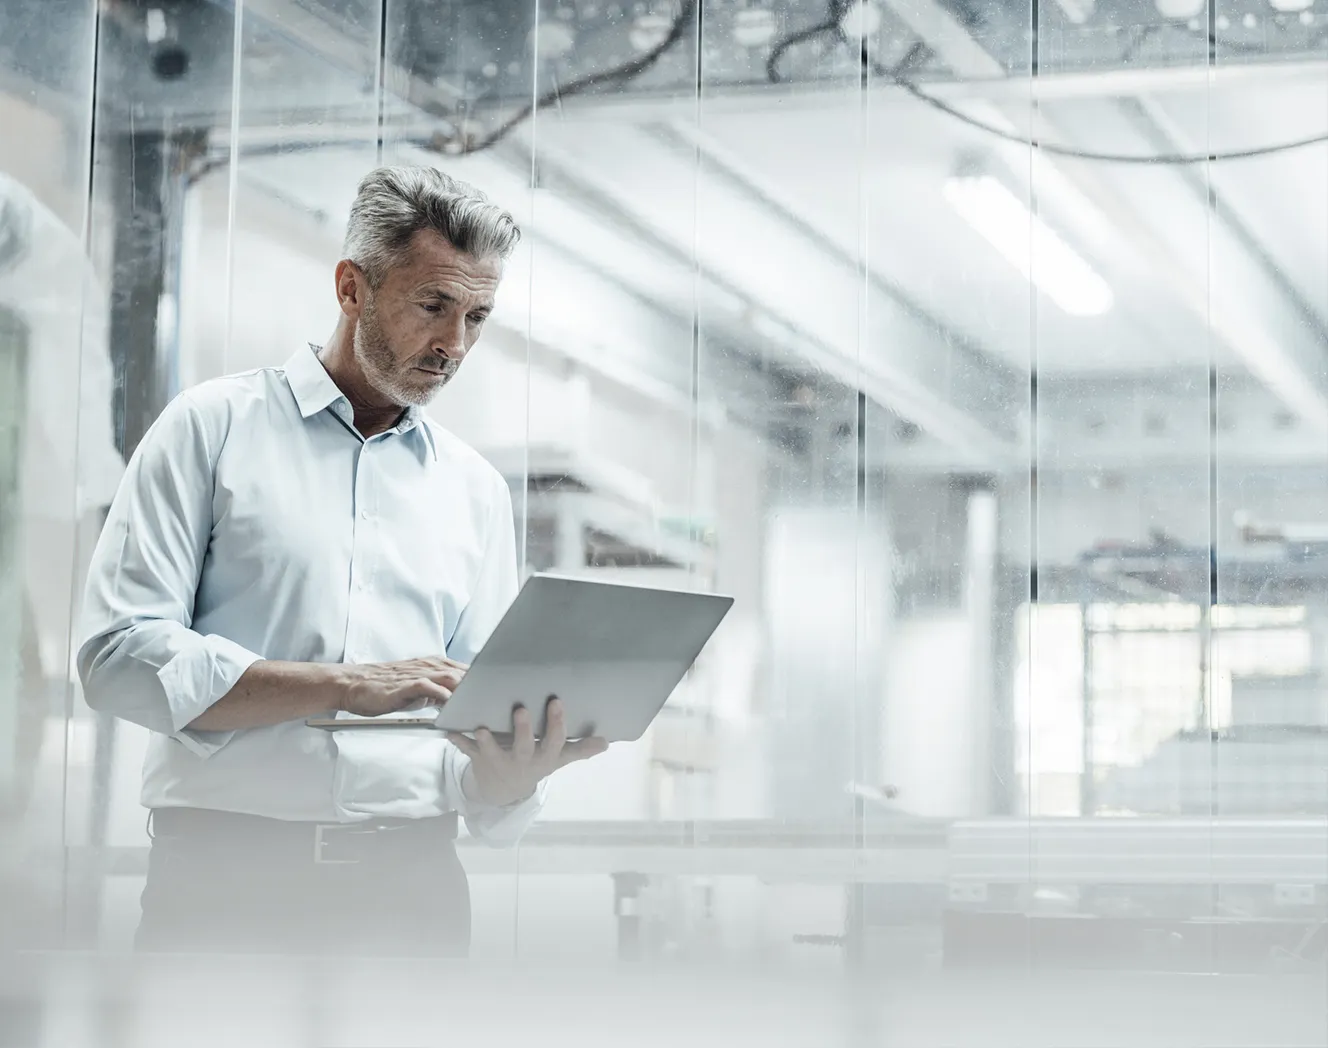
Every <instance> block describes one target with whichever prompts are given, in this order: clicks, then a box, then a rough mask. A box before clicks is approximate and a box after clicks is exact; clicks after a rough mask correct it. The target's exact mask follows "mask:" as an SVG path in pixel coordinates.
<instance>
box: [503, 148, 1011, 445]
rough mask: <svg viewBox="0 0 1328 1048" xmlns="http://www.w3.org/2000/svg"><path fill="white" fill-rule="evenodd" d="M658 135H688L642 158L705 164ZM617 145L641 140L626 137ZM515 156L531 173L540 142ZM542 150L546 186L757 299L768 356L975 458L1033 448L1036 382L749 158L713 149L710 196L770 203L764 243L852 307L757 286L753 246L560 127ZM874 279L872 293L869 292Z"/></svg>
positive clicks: (710, 313)
mask: <svg viewBox="0 0 1328 1048" xmlns="http://www.w3.org/2000/svg"><path fill="white" fill-rule="evenodd" d="M652 140H653V141H654V142H655V143H656V144H657V145H659V146H661V147H664V148H669V149H676V148H678V145H679V140H678V139H676V138H675V139H673V140H672V142H671V144H670V142H669V136H668V135H663V136H660V135H657V134H647V133H646V132H644V131H642V132H640V137H638V138H637V139H635V140H634V141H632V142H631V143H630V150H631V152H632V155H633V156H634V157H636V158H637V159H638V160H639V162H641V163H652V162H662V163H670V164H671V163H676V164H677V165H678V167H679V169H680V170H684V171H687V170H692V169H693V167H692V165H695V164H696V163H697V158H696V156H694V155H692V153H691V150H692V149H694V148H696V143H690V144H688V145H687V147H686V148H687V150H688V153H687V155H686V156H681V157H676V155H675V157H676V158H671V157H670V154H669V153H667V152H662V151H661V152H659V153H656V154H654V155H653V156H650V155H643V153H642V150H643V147H647V146H648V145H649V143H650V142H651V141H652ZM615 148H618V149H623V148H629V147H628V146H625V145H624V143H623V141H622V140H621V138H620V139H619V140H618V141H617V145H616V146H615ZM500 151H501V150H500ZM509 156H511V158H512V162H513V163H514V164H515V165H516V166H518V167H519V168H521V169H522V170H523V171H525V172H529V170H530V159H529V153H528V152H523V153H522V154H520V155H515V154H511V153H509ZM538 161H539V162H538V170H539V178H540V185H541V187H542V188H545V189H548V190H549V191H551V192H553V193H555V194H556V195H557V196H558V197H559V198H561V199H565V200H568V201H570V202H572V203H574V204H577V205H579V206H581V207H582V208H584V209H585V210H586V211H587V212H589V213H591V214H595V215H597V216H599V217H600V218H602V219H603V220H604V221H606V222H608V223H610V224H611V225H612V226H613V227H614V228H615V229H617V230H619V231H620V232H627V233H629V234H630V236H631V237H632V238H633V239H634V240H639V241H640V242H642V243H646V244H649V245H650V247H651V248H652V249H653V250H655V251H657V252H658V253H659V254H660V256H661V257H662V258H664V259H667V260H668V261H670V262H671V263H673V264H674V265H680V266H684V267H686V268H687V269H688V270H691V271H695V272H696V274H697V277H698V280H697V287H698V293H699V294H700V295H702V296H705V295H707V294H717V295H718V296H719V297H720V299H721V300H724V301H729V302H732V301H740V302H743V303H745V304H746V306H747V313H748V315H749V317H754V318H755V319H753V320H751V322H750V323H748V324H746V325H744V326H745V329H746V331H745V335H746V341H747V342H748V343H751V344H752V345H753V348H754V349H755V350H757V351H759V353H760V354H761V355H762V356H764V357H765V358H767V359H772V360H776V361H779V362H781V363H783V364H784V365H785V366H788V367H791V368H800V369H803V370H810V371H813V372H815V373H818V374H820V375H823V376H825V377H826V378H829V379H831V380H833V381H834V382H835V383H838V384H839V385H840V386H841V387H842V388H844V389H846V390H848V391H855V390H862V391H863V392H864V393H865V394H866V395H867V396H868V397H869V398H870V399H871V400H873V401H874V402H876V403H877V404H880V405H881V406H883V407H885V408H888V409H889V410H891V411H893V412H894V413H895V414H897V415H899V416H901V417H903V418H905V419H908V420H909V421H911V422H914V423H915V424H917V425H918V426H920V427H922V428H923V429H925V430H926V431H927V432H928V433H930V434H932V435H934V436H935V437H936V438H938V439H939V440H940V441H942V442H943V443H944V444H945V445H946V446H947V447H949V448H950V449H951V452H952V453H953V454H956V455H958V457H960V458H961V459H962V460H963V461H965V462H966V463H967V464H968V466H969V468H975V469H999V468H1002V467H1003V466H1004V465H1006V464H1007V463H1009V462H1013V461H1020V460H1024V459H1025V455H1024V454H1023V452H1022V451H1021V450H1020V447H1021V445H1020V443H1019V438H1018V436H1017V433H1018V432H1019V431H1020V427H1021V419H1020V418H1019V417H1018V415H1017V412H1018V410H1019V408H1020V407H1023V406H1026V404H1027V386H1026V384H1023V385H1020V384H1019V383H1018V381H1017V378H1016V377H1015V376H1013V375H1012V374H1010V373H1009V372H1008V371H1006V370H1005V369H1002V368H1000V367H999V366H998V365H996V364H995V363H993V362H991V361H990V360H988V359H987V358H985V357H984V356H983V355H981V354H978V353H974V352H972V351H969V350H965V349H963V348H962V347H960V346H959V345H958V344H957V342H958V340H957V339H955V338H953V337H951V336H950V335H949V334H948V333H947V332H946V331H945V330H944V328H943V327H942V326H941V325H939V324H937V323H936V322H935V321H933V320H931V319H929V318H925V317H924V316H923V315H921V314H920V313H919V312H918V311H917V310H916V308H915V307H913V306H912V305H911V304H909V303H907V302H905V301H904V300H903V299H902V298H901V297H892V296H891V294H890V293H889V292H888V290H887V289H886V287H885V286H884V285H883V284H882V283H881V282H880V281H879V280H877V281H872V282H870V283H869V282H868V281H867V280H866V279H865V276H866V273H865V270H864V267H863V266H862V264H861V263H860V262H859V261H858V260H857V259H856V257H853V256H851V255H848V254H845V253H844V252H843V251H842V250H841V249H839V248H838V247H837V246H835V245H833V244H832V243H831V242H829V241H828V240H827V239H826V238H825V237H824V234H822V233H820V232H819V231H816V230H814V229H809V227H808V226H807V225H806V223H805V222H804V221H803V220H802V219H801V218H799V217H797V214H796V212H795V211H793V210H792V209H790V208H788V207H786V206H783V205H780V204H778V203H775V201H774V199H773V194H772V191H771V190H770V189H768V188H765V189H759V188H757V182H756V181H755V179H756V176H755V175H753V174H751V173H747V172H743V171H741V170H739V169H737V168H736V167H735V163H734V162H733V161H732V160H731V158H725V159H723V160H722V161H721V160H717V159H716V158H715V156H714V155H713V152H712V154H708V155H707V156H706V157H705V158H704V159H703V161H702V166H701V168H700V169H699V170H700V172H701V177H702V178H710V176H714V177H713V179H711V181H710V187H709V189H708V190H707V198H708V200H709V201H710V207H712V208H715V209H718V208H720V207H721V206H722V205H721V203H719V202H718V201H717V200H716V199H715V198H716V194H718V193H720V192H726V193H727V196H726V197H725V198H724V199H725V201H726V202H727V203H730V204H732V205H733V206H734V207H738V206H745V207H747V208H749V209H751V208H759V211H760V221H761V225H762V227H763V230H764V231H765V232H766V233H767V237H766V241H767V242H766V244H764V245H762V247H761V248H759V249H758V248H756V247H755V246H753V248H752V250H764V251H773V252H775V254H774V256H773V257H775V258H777V259H782V258H783V257H784V256H783V254H782V253H780V252H781V251H783V250H784V249H786V248H788V247H789V246H791V245H797V247H798V248H799V249H800V250H799V252H798V253H797V255H796V257H795V258H791V259H790V260H789V262H788V266H789V267H791V268H790V269H789V272H797V273H798V275H799V279H800V282H801V283H803V284H805V285H806V286H808V287H821V288H830V289H834V290H835V291H836V292H837V293H838V294H839V295H840V297H843V298H845V300H846V301H848V300H851V306H852V308H851V309H849V311H848V315H844V311H843V310H841V309H838V308H837V306H836V304H835V303H831V302H825V301H819V300H812V301H801V300H798V301H790V300H787V299H785V298H782V297H781V296H780V294H779V293H778V291H777V289H770V288H767V287H764V286H757V284H756V283H754V282H752V281H750V280H748V279H746V278H745V276H744V274H745V272H746V271H747V270H748V269H750V266H749V265H748V260H747V259H746V258H745V257H744V255H743V253H742V252H739V251H735V250H733V249H732V245H727V246H725V245H721V244H720V243H719V239H718V238H717V237H715V236H711V237H702V238H699V239H698V238H693V239H689V240H686V241H684V240H682V239H680V238H679V236H678V235H677V233H676V231H674V230H670V229H668V228H666V227H665V225H663V224H661V223H660V222H659V221H658V216H657V215H655V214H652V213H650V212H648V211H647V210H645V209H644V208H643V207H642V200H643V196H642V195H641V194H639V193H638V194H636V195H634V196H632V195H628V194H626V193H624V192H623V191H622V190H621V189H620V187H619V186H618V185H617V184H616V183H615V182H613V181H612V180H611V179H608V178H605V177H601V175H600V174H599V173H597V172H596V171H595V170H594V168H595V164H594V163H592V162H587V159H586V157H584V156H582V155H580V154H577V155H576V156H574V155H573V154H572V151H571V148H570V146H568V145H566V144H564V145H562V146H559V145H555V144H554V143H553V142H552V141H551V140H550V136H547V135H544V136H541V137H540V139H539V150H538ZM688 177H691V176H690V175H689V176H688ZM572 246H573V247H575V245H572ZM864 289H866V291H865V294H866V295H868V296H869V297H868V298H867V299H866V300H865V301H864ZM814 311H820V313H821V315H822V317H824V315H825V314H826V313H830V314H834V317H835V322H836V324H838V325H839V327H840V329H841V330H840V331H838V332H827V331H826V326H827V325H825V324H823V323H822V324H818V325H817V326H816V327H815V328H813V327H811V326H809V323H808V322H809V319H810V317H811V315H812V313H813V312H814ZM724 312H725V310H723V309H722V308H710V307H709V306H707V304H706V302H705V301H704V300H703V299H702V300H700V301H699V302H698V318H707V317H716V318H717V317H720V316H723V315H724ZM767 321H768V322H769V323H766V322H767ZM706 322H707V323H709V322H711V321H708V320H707V321H706ZM859 325H861V326H859ZM850 327H851V328H852V331H851V332H850V331H849V330H848V329H849V328H850Z"/></svg>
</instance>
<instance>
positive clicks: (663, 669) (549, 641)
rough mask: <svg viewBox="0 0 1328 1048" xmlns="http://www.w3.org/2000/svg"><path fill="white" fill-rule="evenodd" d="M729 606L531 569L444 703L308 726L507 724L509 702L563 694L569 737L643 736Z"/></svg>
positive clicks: (710, 596)
mask: <svg viewBox="0 0 1328 1048" xmlns="http://www.w3.org/2000/svg"><path fill="white" fill-rule="evenodd" d="M732 606H733V598H732V597H727V596H723V595H720V594H715V593H696V592H690V591H686V590H672V589H655V588H651V587H647V586H636V585H629V584H624V583H620V582H607V581H600V580H596V579H586V578H569V577H566V576H561V575H551V574H535V575H532V576H530V578H529V579H527V580H526V584H525V585H524V586H522V588H521V592H520V593H519V594H518V595H517V598H516V600H515V601H513V603H512V606H511V607H510V608H508V610H507V613H506V614H505V615H504V616H503V618H502V621H501V622H499V623H498V626H497V628H496V629H495V630H494V631H493V634H492V635H491V636H490V637H489V640H488V643H486V644H485V645H484V648H483V649H482V650H481V651H480V652H479V654H478V655H476V656H475V660H474V661H473V662H472V663H471V666H470V669H469V670H467V672H466V676H465V678H464V679H463V680H462V681H461V684H460V685H459V686H458V687H457V689H456V691H455V692H454V693H453V694H452V698H451V699H450V700H449V701H448V702H447V704H446V705H444V706H443V707H442V708H441V709H438V710H436V711H434V710H428V711H427V712H425V713H422V714H416V715H411V716H401V715H395V714H393V715H388V716H383V717H348V716H341V717H335V718H333V717H327V718H312V719H310V720H308V721H306V722H305V723H306V724H308V725H309V726H310V727H314V728H323V729H325V730H329V731H344V730H348V729H356V728H359V729H370V730H380V731H381V730H419V729H421V728H426V729H434V730H438V731H456V732H463V733H466V734H471V733H473V732H475V731H476V730H477V729H479V728H487V729H489V730H490V731H491V732H493V733H494V734H495V735H496V736H498V737H500V738H502V737H504V736H509V735H510V734H511V732H512V711H513V710H514V709H515V708H516V707H517V706H524V707H525V708H526V709H527V710H529V711H530V714H531V719H532V721H533V722H534V725H535V736H536V738H539V737H541V736H542V735H543V733H544V727H545V726H544V710H545V706H546V704H547V703H548V700H549V699H550V698H552V697H554V696H556V697H557V698H559V699H560V700H561V701H562V704H563V709H564V711H565V715H566V727H567V737H568V738H569V739H576V738H585V737H588V736H591V735H598V736H601V737H602V738H604V739H606V740H608V741H609V742H626V741H631V740H634V739H639V738H640V737H641V735H642V734H643V733H644V732H645V730H646V728H647V727H648V726H649V725H650V722H651V721H652V720H654V719H655V716H656V715H657V714H658V713H659V711H660V710H661V709H662V708H663V707H664V703H665V702H667V701H668V698H669V696H670V695H671V694H672V693H673V690H674V689H675V688H676V687H677V686H678V683H679V682H680V681H681V680H682V678H683V677H684V676H685V675H686V673H687V671H688V670H689V669H690V668H691V666H692V664H693V663H694V662H695V661H696V658H697V656H698V655H700V654H701V651H702V649H703V648H704V647H705V645H706V643H707V642H708V641H709V640H710V637H711V635H712V634H713V633H714V632H715V630H716V628H718V626H719V624H720V623H721V622H722V621H723V620H724V617H725V616H726V615H727V614H728V612H729V609H730V608H731V607H732Z"/></svg>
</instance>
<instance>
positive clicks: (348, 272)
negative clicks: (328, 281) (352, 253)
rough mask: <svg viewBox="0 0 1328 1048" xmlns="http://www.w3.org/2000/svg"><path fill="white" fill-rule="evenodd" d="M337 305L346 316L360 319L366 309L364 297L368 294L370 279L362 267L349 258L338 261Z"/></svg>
mask: <svg viewBox="0 0 1328 1048" xmlns="http://www.w3.org/2000/svg"><path fill="white" fill-rule="evenodd" d="M336 282H337V305H338V306H340V307H341V312H342V313H344V314H345V315H346V316H348V317H350V318H352V319H354V320H358V319H359V317H360V311H361V310H363V309H364V298H365V295H366V294H368V290H369V281H368V280H367V279H366V277H365V275H364V270H362V269H360V267H359V266H357V265H356V264H355V263H354V262H352V261H351V260H350V259H348V258H343V259H342V260H341V261H340V262H338V263H337V270H336Z"/></svg>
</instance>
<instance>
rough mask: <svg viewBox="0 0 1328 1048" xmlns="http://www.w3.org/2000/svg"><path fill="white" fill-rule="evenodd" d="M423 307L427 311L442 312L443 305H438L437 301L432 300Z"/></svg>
mask: <svg viewBox="0 0 1328 1048" xmlns="http://www.w3.org/2000/svg"><path fill="white" fill-rule="evenodd" d="M423 308H424V312H426V313H441V312H442V309H443V307H442V306H440V305H438V303H437V302H432V303H430V304H429V305H427V306H424V307H423Z"/></svg>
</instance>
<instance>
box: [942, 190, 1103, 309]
mask: <svg viewBox="0 0 1328 1048" xmlns="http://www.w3.org/2000/svg"><path fill="white" fill-rule="evenodd" d="M945 199H946V200H947V201H948V202H949V203H950V206H951V207H953V208H954V209H955V211H957V212H958V213H959V215H960V216H961V217H962V218H963V219H964V220H965V221H966V222H968V224H969V225H971V226H972V227H973V228H974V229H975V230H976V231H977V232H978V233H980V234H981V235H982V237H983V238H984V239H986V241H987V242H988V243H990V244H991V246H992V247H994V248H995V249H996V250H997V251H998V252H1000V254H1001V255H1002V256H1003V257H1004V258H1005V260H1006V261H1008V262H1009V263H1010V264H1011V265H1012V266H1014V267H1015V269H1017V270H1019V272H1020V273H1021V274H1022V275H1023V276H1024V278H1025V279H1026V280H1029V281H1031V282H1033V283H1034V284H1035V285H1036V286H1037V287H1038V289H1039V290H1040V291H1041V292H1042V293H1043V294H1045V295H1046V296H1047V297H1048V298H1050V299H1051V300H1052V301H1053V302H1055V303H1056V305H1058V306H1059V307H1060V308H1061V309H1063V310H1064V311H1065V312H1066V313H1069V314H1070V315H1071V316H1076V317H1091V316H1098V315H1100V314H1102V313H1105V312H1106V311H1107V310H1108V309H1110V308H1111V304H1112V294H1111V288H1110V287H1108V286H1107V282H1106V281H1105V280H1103V279H1102V278H1101V277H1100V276H1098V274H1097V272H1096V271H1095V270H1094V269H1093V267H1092V266H1090V265H1089V264H1088V263H1087V262H1085V261H1084V259H1083V258H1081V257H1080V256H1079V255H1078V254H1076V253H1075V252H1074V250H1073V249H1072V248H1070V246H1069V245H1068V244H1066V243H1065V241H1064V240H1062V239H1061V238H1060V237H1059V236H1057V234H1056V233H1055V232H1054V231H1053V230H1052V229H1051V228H1050V227H1049V226H1048V225H1047V224H1046V223H1045V222H1043V221H1042V220H1041V219H1040V218H1038V217H1037V216H1036V215H1034V214H1033V212H1032V211H1030V210H1029V209H1028V207H1027V206H1026V205H1025V204H1024V202H1023V201H1022V200H1020V199H1019V198H1018V197H1016V196H1015V195H1014V194H1013V193H1012V192H1010V190H1008V189H1007V188H1006V187H1005V186H1004V185H1003V184H1002V183H1001V182H1000V181H999V180H998V179H996V178H993V177H992V176H991V175H962V176H958V177H955V178H951V179H949V180H948V181H947V182H946V183H945Z"/></svg>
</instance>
